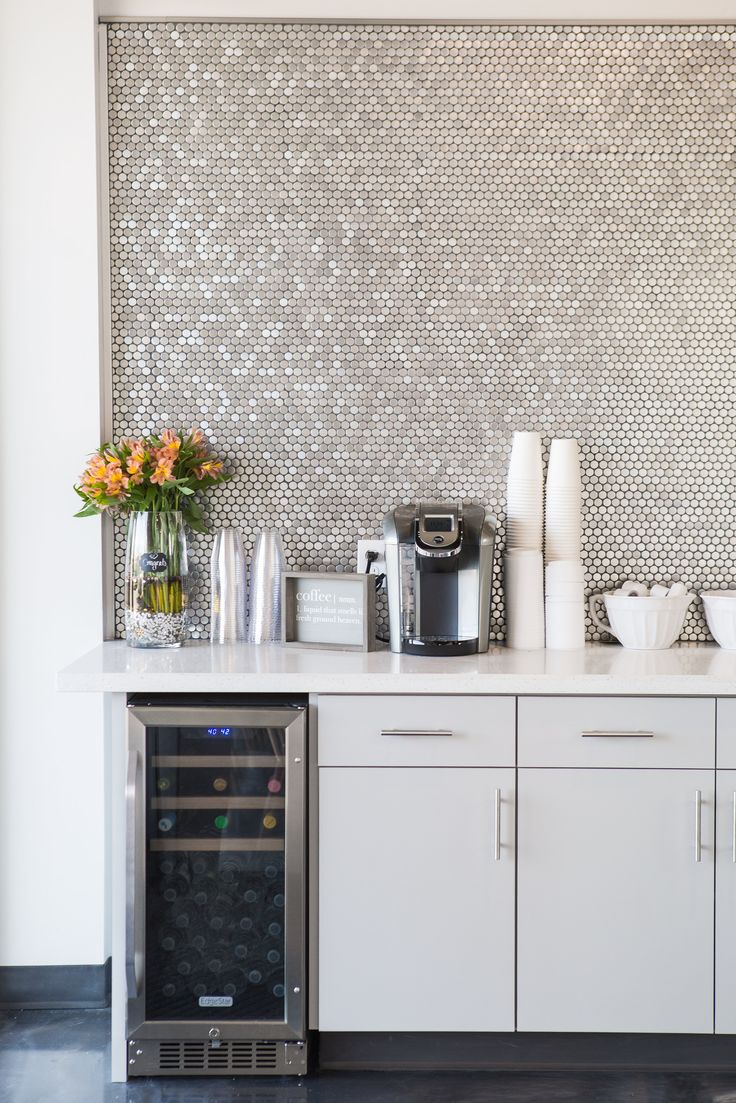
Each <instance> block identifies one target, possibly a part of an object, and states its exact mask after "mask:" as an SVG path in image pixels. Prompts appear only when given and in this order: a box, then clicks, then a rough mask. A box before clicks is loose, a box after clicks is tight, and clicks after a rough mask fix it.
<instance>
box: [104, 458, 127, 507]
mask: <svg viewBox="0 0 736 1103" xmlns="http://www.w3.org/2000/svg"><path fill="white" fill-rule="evenodd" d="M105 487H106V489H107V493H108V494H109V495H110V497H111V498H117V497H119V496H120V495H121V494H122V493H123V491H124V490H127V489H128V480H127V478H126V477H125V475H124V474H123V469H122V467H121V466H120V460H116V459H113V460H111V461H110V463H108V465H107V467H106V468H105Z"/></svg>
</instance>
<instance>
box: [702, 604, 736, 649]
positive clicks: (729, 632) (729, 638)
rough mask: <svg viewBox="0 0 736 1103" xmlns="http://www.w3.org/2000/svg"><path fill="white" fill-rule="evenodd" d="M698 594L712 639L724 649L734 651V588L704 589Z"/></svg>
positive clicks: (735, 631) (735, 634)
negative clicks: (710, 591) (710, 590)
mask: <svg viewBox="0 0 736 1103" xmlns="http://www.w3.org/2000/svg"><path fill="white" fill-rule="evenodd" d="M700 596H701V598H702V599H703V607H704V608H705V619H706V621H707V622H708V627H709V628H710V632H711V635H712V636H713V639H714V640H715V641H716V643H719V644H720V645H721V647H722V648H723V649H724V651H736V590H714V591H713V593H709V592H708V591H705V592H704V593H702V594H701V595H700Z"/></svg>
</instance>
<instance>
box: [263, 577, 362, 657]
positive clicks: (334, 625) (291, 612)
mask: <svg viewBox="0 0 736 1103" xmlns="http://www.w3.org/2000/svg"><path fill="white" fill-rule="evenodd" d="M281 587H282V601H281V643H282V644H283V646H284V647H298V648H309V649H320V650H324V651H374V650H375V648H376V577H375V575H370V574H351V573H349V572H344V573H343V572H338V571H330V572H324V573H318V572H317V571H284V572H283V573H282V575H281Z"/></svg>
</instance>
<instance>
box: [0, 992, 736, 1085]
mask: <svg viewBox="0 0 736 1103" xmlns="http://www.w3.org/2000/svg"><path fill="white" fill-rule="evenodd" d="M108 1031H109V1014H108V1012H106V1011H14V1012H7V1013H4V1014H2V1016H0V1103H230V1101H232V1100H239V1101H240V1103H736V1074H712V1075H711V1074H700V1075H691V1074H687V1075H685V1074H682V1073H678V1074H664V1073H642V1072H634V1073H627V1072H621V1073H611V1072H601V1073H589V1072H588V1073H524V1072H517V1073H488V1072H484V1073H431V1074H430V1073H336V1072H332V1073H322V1074H320V1075H318V1076H312V1077H309V1078H308V1079H304V1080H286V1079H284V1080H276V1081H274V1080H270V1079H268V1078H263V1079H250V1080H249V1079H239V1080H232V1079H229V1080H228V1079H212V1080H209V1079H208V1080H200V1079H183V1078H177V1079H170V1080H164V1079H155V1080H137V1081H132V1082H131V1083H129V1084H110V1083H109V1082H108V1081H109V1046H108Z"/></svg>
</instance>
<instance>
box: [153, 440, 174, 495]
mask: <svg viewBox="0 0 736 1103" xmlns="http://www.w3.org/2000/svg"><path fill="white" fill-rule="evenodd" d="M173 463H174V461H173V458H172V457H171V456H167V455H166V449H165V448H159V449H158V451H157V453H156V470H155V471H154V473H153V474H152V475H151V482H152V483H158V485H159V486H163V485H164V483H170V482H173V481H174V474H173V472H172V470H171V468H172V467H173Z"/></svg>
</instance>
